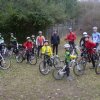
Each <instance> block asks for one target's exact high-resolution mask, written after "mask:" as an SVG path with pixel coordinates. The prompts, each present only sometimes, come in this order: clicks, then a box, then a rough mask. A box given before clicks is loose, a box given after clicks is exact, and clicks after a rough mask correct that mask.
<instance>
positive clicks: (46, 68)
mask: <svg viewBox="0 0 100 100" xmlns="http://www.w3.org/2000/svg"><path fill="white" fill-rule="evenodd" d="M39 71H40V73H41V74H43V75H47V74H49V72H50V71H51V68H50V66H49V65H48V63H47V62H45V61H42V62H40V64H39Z"/></svg>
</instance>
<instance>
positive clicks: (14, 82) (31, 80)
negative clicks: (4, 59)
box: [0, 47, 100, 100]
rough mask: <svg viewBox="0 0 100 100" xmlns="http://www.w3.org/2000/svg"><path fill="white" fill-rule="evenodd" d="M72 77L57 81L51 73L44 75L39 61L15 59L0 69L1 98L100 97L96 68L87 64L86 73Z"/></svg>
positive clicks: (85, 99) (59, 99)
mask: <svg viewBox="0 0 100 100" xmlns="http://www.w3.org/2000/svg"><path fill="white" fill-rule="evenodd" d="M62 53H63V50H62V49H61V47H60V55H62ZM38 62H39V61H38ZM89 66H90V64H89ZM71 74H72V75H73V73H72V72H71ZM73 77H74V80H73V81H71V82H70V81H68V80H66V78H64V79H63V80H60V81H57V80H55V79H54V78H53V77H52V72H51V73H50V74H49V75H47V76H43V75H41V74H40V72H39V63H38V64H37V65H36V66H31V65H28V64H26V62H23V63H21V64H18V63H16V61H15V60H14V59H13V60H12V66H11V68H10V69H8V70H5V71H4V70H0V100H100V76H99V75H96V74H95V72H94V70H90V69H89V68H88V67H87V69H86V72H85V75H83V76H81V77H76V76H75V75H73Z"/></svg>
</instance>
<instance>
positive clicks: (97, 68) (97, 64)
mask: <svg viewBox="0 0 100 100" xmlns="http://www.w3.org/2000/svg"><path fill="white" fill-rule="evenodd" d="M95 73H96V74H97V75H98V74H100V61H96V62H95Z"/></svg>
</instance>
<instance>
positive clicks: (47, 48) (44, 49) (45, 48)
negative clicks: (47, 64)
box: [41, 46, 53, 56]
mask: <svg viewBox="0 0 100 100" xmlns="http://www.w3.org/2000/svg"><path fill="white" fill-rule="evenodd" d="M41 52H42V54H46V53H47V55H48V56H52V54H53V53H52V48H51V47H50V46H43V47H42V51H41Z"/></svg>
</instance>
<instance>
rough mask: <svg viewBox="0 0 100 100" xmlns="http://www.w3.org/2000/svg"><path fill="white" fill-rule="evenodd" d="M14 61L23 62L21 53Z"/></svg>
mask: <svg viewBox="0 0 100 100" xmlns="http://www.w3.org/2000/svg"><path fill="white" fill-rule="evenodd" d="M16 61H17V63H22V62H23V55H22V54H19V55H17V56H16Z"/></svg>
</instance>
